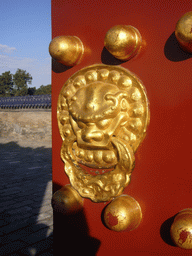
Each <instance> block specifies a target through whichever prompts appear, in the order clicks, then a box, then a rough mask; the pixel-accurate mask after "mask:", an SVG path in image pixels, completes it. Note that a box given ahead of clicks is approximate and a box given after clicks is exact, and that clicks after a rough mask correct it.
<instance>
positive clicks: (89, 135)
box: [82, 131, 104, 142]
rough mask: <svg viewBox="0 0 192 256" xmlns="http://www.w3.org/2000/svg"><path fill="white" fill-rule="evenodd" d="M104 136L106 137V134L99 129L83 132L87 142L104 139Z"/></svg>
mask: <svg viewBox="0 0 192 256" xmlns="http://www.w3.org/2000/svg"><path fill="white" fill-rule="evenodd" d="M103 138H104V134H103V133H102V132H99V131H95V132H84V133H83V134H82V139H83V140H84V141H85V142H91V141H92V140H94V141H102V140H103Z"/></svg>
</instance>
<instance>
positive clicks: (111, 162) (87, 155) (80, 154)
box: [72, 142, 117, 174]
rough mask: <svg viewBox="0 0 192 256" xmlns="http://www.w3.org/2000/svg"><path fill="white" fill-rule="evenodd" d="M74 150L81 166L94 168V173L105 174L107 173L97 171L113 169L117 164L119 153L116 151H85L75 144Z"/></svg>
mask: <svg viewBox="0 0 192 256" xmlns="http://www.w3.org/2000/svg"><path fill="white" fill-rule="evenodd" d="M72 150H73V154H74V155H75V158H76V161H77V162H78V163H79V164H82V165H85V166H88V167H91V168H94V169H95V170H96V171H93V172H94V173H97V174H103V173H104V172H105V171H104V172H102V171H97V170H98V169H109V168H113V167H114V166H115V165H116V164H117V153H116V151H115V149H111V150H105V149H98V150H90V149H83V148H79V147H78V146H77V143H76V142H75V143H74V144H73V146H72ZM100 172H101V173H100Z"/></svg>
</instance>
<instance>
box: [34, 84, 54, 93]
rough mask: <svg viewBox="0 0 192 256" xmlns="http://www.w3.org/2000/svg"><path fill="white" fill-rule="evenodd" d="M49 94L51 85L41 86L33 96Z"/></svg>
mask: <svg viewBox="0 0 192 256" xmlns="http://www.w3.org/2000/svg"><path fill="white" fill-rule="evenodd" d="M40 94H51V84H48V85H41V86H40V88H39V89H37V90H36V91H35V95H40Z"/></svg>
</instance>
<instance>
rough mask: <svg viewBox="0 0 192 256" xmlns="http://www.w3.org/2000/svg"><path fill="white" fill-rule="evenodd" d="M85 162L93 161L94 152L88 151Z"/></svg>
mask: <svg viewBox="0 0 192 256" xmlns="http://www.w3.org/2000/svg"><path fill="white" fill-rule="evenodd" d="M85 161H87V162H92V161H93V152H92V151H87V152H86V153H85Z"/></svg>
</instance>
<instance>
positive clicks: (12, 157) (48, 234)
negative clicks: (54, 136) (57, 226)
mask: <svg viewBox="0 0 192 256" xmlns="http://www.w3.org/2000/svg"><path fill="white" fill-rule="evenodd" d="M51 169H52V163H51V143H50V142H46V143H45V145H43V143H41V144H39V143H38V142H37V141H34V142H33V143H31V142H27V141H22V142H13V141H12V142H11V141H7V142H6V141H3V142H2V141H0V175H1V176H0V255H1V256H4V255H8V256H18V255H30V256H34V255H35V256H40V255H41V256H44V255H46V256H49V255H53V213H52V207H51V197H52V181H51V175H52V173H51Z"/></svg>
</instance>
